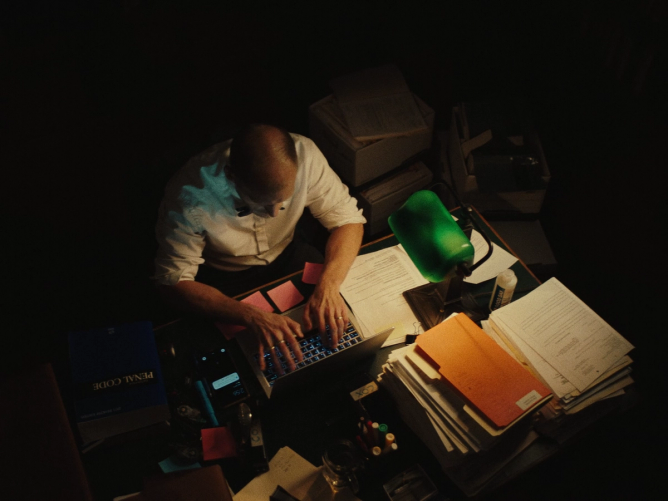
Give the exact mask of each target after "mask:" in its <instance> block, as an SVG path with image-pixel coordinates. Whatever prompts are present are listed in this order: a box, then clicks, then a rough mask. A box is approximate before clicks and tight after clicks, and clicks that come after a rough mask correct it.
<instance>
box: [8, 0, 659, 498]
mask: <svg viewBox="0 0 668 501" xmlns="http://www.w3.org/2000/svg"><path fill="white" fill-rule="evenodd" d="M542 3H544V2H535V1H533V2H532V1H498V2H480V1H463V0H460V1H441V2H420V1H407V0H385V1H383V0H371V1H365V2H360V1H357V2H354V1H347V0H340V1H337V2H331V1H328V2H325V1H322V2H320V1H312V2H300V3H296V2H290V1H284V2H266V3H263V2H254V1H245V2H241V1H227V2H224V1H217V2H215V1H204V0H193V1H190V2H177V1H173V0H172V1H169V0H166V1H158V0H154V1H152V0H125V1H118V2H112V1H84V0H81V1H78V2H72V1H68V2H44V1H43V2H3V4H2V6H0V50H1V56H0V61H1V67H2V74H1V78H0V82H1V83H0V86H1V87H0V95H1V96H2V98H1V101H0V103H1V106H2V108H1V111H0V113H1V123H2V125H1V127H2V132H1V136H2V138H1V141H2V143H1V145H2V148H1V151H2V159H3V161H2V173H3V174H2V180H3V182H2V187H3V196H2V199H3V203H4V205H6V207H3V211H2V220H3V234H4V238H3V248H4V251H5V252H3V254H4V255H5V256H6V257H5V258H4V260H3V261H4V269H5V270H7V271H9V273H8V274H5V294H4V296H5V299H4V301H3V305H4V306H5V309H6V312H5V313H4V320H5V328H3V334H2V340H3V341H4V344H5V348H3V349H2V350H1V351H2V354H3V359H5V358H6V359H7V360H6V362H4V361H3V371H7V370H9V371H11V370H14V369H16V368H19V367H23V366H25V365H26V364H28V363H30V362H31V361H33V360H39V361H43V360H51V359H53V358H55V357H58V356H63V355H64V354H66V345H65V343H64V336H65V334H66V332H67V331H69V330H73V329H82V328H88V327H96V326H100V325H104V324H109V323H114V322H127V321H132V320H144V319H149V320H153V321H154V322H158V321H159V320H160V318H161V317H160V315H162V313H161V309H160V307H159V304H158V302H157V301H156V298H155V296H154V293H153V289H152V286H151V284H150V282H149V276H150V274H151V272H152V259H153V254H154V251H155V248H156V245H155V241H154V237H153V225H154V222H155V216H156V211H157V206H158V203H159V201H160V198H161V195H162V189H163V187H164V184H165V182H166V180H167V179H168V178H169V176H170V175H171V174H172V173H173V172H174V171H175V169H177V168H178V167H179V166H181V165H182V164H183V163H184V162H185V160H187V159H188V158H189V157H190V156H192V155H193V154H195V153H197V152H198V151H200V150H202V149H203V148H204V147H206V146H208V145H210V144H212V143H214V142H216V141H219V140H222V139H226V138H227V137H229V135H230V134H231V133H232V132H233V131H234V130H235V129H236V128H237V127H239V126H240V125H242V124H243V123H246V122H249V121H268V122H273V123H277V124H280V125H283V126H285V127H286V128H287V129H289V130H291V131H294V132H298V133H302V134H305V135H308V121H307V110H308V106H309V105H310V104H311V103H313V102H315V101H316V100H318V99H320V98H322V97H324V96H326V95H327V94H329V93H330V90H329V88H328V85H327V82H328V80H329V79H330V78H332V77H335V76H339V75H342V74H345V73H348V72H352V71H355V70H359V69H362V68H365V67H371V66H375V65H379V64H383V63H387V62H394V63H396V64H397V65H398V66H399V67H400V68H401V70H402V71H403V73H404V76H405V78H406V80H407V82H408V84H409V86H410V87H411V89H412V90H413V91H414V92H415V93H416V94H417V95H418V96H420V97H421V98H422V99H423V100H424V101H425V102H426V103H427V104H429V105H430V106H431V107H432V108H433V109H434V110H435V111H436V127H437V128H439V129H444V128H447V127H448V125H449V116H450V109H451V106H452V105H453V104H454V103H456V102H458V101H462V100H480V99H490V98H507V97H525V98H527V99H528V100H529V102H530V104H531V108H532V112H533V117H534V121H535V123H536V126H537V129H538V131H539V134H540V136H541V139H542V142H543V147H544V150H545V154H546V157H547V160H548V164H549V166H550V170H551V173H552V181H551V184H550V187H549V190H548V197H547V200H546V203H545V206H544V208H543V211H542V213H541V222H542V224H543V227H544V229H545V231H546V234H547V236H548V239H549V241H550V243H551V244H552V247H553V250H554V253H555V255H556V258H557V261H558V263H559V267H558V272H557V277H558V278H559V279H560V280H561V281H562V282H563V283H564V284H565V285H566V286H567V287H569V288H570V289H571V290H572V291H573V292H575V293H576V294H577V295H578V296H579V297H580V298H581V299H583V300H584V301H585V302H586V303H587V304H588V305H589V306H591V307H592V308H593V309H594V310H595V311H596V312H598V313H599V314H600V315H601V316H602V317H603V318H604V319H605V320H606V321H608V322H609V323H610V324H611V325H612V326H613V327H615V328H616V329H617V330H618V331H619V332H620V333H621V334H622V335H624V336H625V337H626V338H627V339H629V340H630V341H631V342H632V343H633V344H634V345H635V346H636V350H635V351H634V352H633V353H632V356H633V358H634V360H635V364H634V366H635V372H634V375H635V378H636V380H637V386H638V388H639V389H640V393H641V395H642V397H643V398H642V401H641V403H640V404H639V405H638V406H636V407H635V408H634V409H632V410H631V411H629V412H627V413H625V414H623V415H621V416H618V417H615V418H614V419H609V420H605V421H604V422H602V423H600V424H598V425H597V426H595V427H594V429H593V430H592V431H591V432H590V433H589V434H588V435H587V436H586V437H584V438H582V439H581V440H580V441H579V442H578V443H577V444H575V445H573V446H572V447H571V448H570V451H569V452H567V453H565V454H562V455H560V456H558V457H556V458H552V459H550V460H549V461H547V462H546V463H544V464H542V465H540V466H539V467H538V468H536V469H534V470H533V471H531V472H529V473H528V474H526V475H525V476H524V477H522V478H521V479H519V480H517V481H515V482H513V483H511V484H510V485H509V486H508V487H506V488H504V489H502V491H501V492H500V493H498V497H497V499H537V498H541V499H555V500H556V499H653V498H656V497H659V496H657V494H658V493H659V492H660V491H665V490H666V489H665V488H664V487H663V485H662V482H663V479H662V478H661V477H660V475H661V474H662V472H663V473H665V468H662V466H663V465H665V460H663V453H664V445H665V432H664V427H663V414H662V413H661V411H660V410H661V408H662V401H663V397H664V394H665V390H666V384H665V377H664V374H663V366H664V360H665V357H666V354H665V352H664V351H663V350H662V348H663V346H665V344H666V343H665V342H663V340H662V338H663V337H664V336H665V330H666V329H665V326H664V325H663V324H664V318H663V312H664V311H665V306H664V305H665V304H666V299H667V297H666V294H665V293H664V290H665V287H666V266H665V264H664V260H665V257H664V256H665V251H664V244H665V240H666V239H665V236H666V231H665V228H666V223H665V220H666V203H665V201H664V191H665V190H664V187H665V177H666V176H665V174H664V172H663V170H664V166H665V159H664V155H665V148H664V140H665V137H666V134H665V133H666V130H667V128H668V127H667V126H668V124H667V122H666V102H665V100H664V99H663V97H664V93H665V88H666V72H667V69H668V65H667V64H666V57H667V55H668V53H667V51H666V49H667V44H666V34H665V33H666V32H667V30H666V24H667V22H666V18H667V10H668V9H667V6H666V2H665V1H651V0H643V1H630V0H629V1H626V2H624V1H611V2H610V1H608V2H594V1H581V2H573V1H566V2H558V3H554V6H542V5H538V4H542Z"/></svg>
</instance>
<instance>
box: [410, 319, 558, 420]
mask: <svg viewBox="0 0 668 501" xmlns="http://www.w3.org/2000/svg"><path fill="white" fill-rule="evenodd" d="M415 343H416V345H417V349H418V350H420V352H421V354H424V356H425V357H426V359H427V360H431V361H432V362H433V364H434V365H435V366H437V367H438V372H439V374H440V375H441V376H442V377H443V379H444V380H445V382H446V383H449V384H450V385H451V386H453V387H454V388H455V389H456V390H457V391H458V392H459V393H460V394H461V395H462V396H463V397H464V398H465V399H466V400H468V401H469V402H470V403H471V404H472V405H473V406H474V407H475V408H477V409H478V410H479V411H480V412H481V413H482V414H483V415H484V416H486V417H487V418H488V419H489V420H490V421H491V423H493V424H494V425H495V426H497V427H499V428H502V427H505V426H507V425H509V424H510V423H512V422H513V421H514V420H515V419H517V418H519V417H520V416H521V415H522V414H524V413H525V412H527V411H529V410H530V409H531V408H533V407H535V406H536V405H537V404H539V403H541V402H545V401H546V397H548V396H549V395H550V390H549V389H548V388H546V387H545V386H544V385H543V384H542V383H541V382H540V381H539V380H538V379H536V378H535V377H534V376H533V375H532V374H531V373H530V372H529V371H527V370H526V369H525V368H524V367H522V365H520V364H519V363H518V362H517V361H516V360H514V359H513V358H512V357H511V356H510V355H508V354H507V353H506V352H505V351H504V350H503V349H502V348H501V347H500V346H499V345H498V344H496V342H495V341H494V340H492V339H491V338H490V337H489V336H488V335H487V334H485V332H484V331H483V330H482V329H481V328H480V327H478V326H477V325H476V324H475V323H474V322H473V321H472V320H471V319H470V318H468V317H467V316H466V315H464V314H463V313H460V314H459V315H457V316H456V317H453V318H451V319H449V320H446V321H445V322H443V323H441V324H439V325H437V326H436V327H433V328H432V329H429V330H428V331H427V332H425V333H423V334H421V335H420V336H418V337H417V340H416V342H415Z"/></svg>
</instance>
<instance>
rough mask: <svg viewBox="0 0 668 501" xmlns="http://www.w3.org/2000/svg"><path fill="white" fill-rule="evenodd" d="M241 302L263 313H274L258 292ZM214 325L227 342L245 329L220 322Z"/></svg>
mask: <svg viewBox="0 0 668 501" xmlns="http://www.w3.org/2000/svg"><path fill="white" fill-rule="evenodd" d="M241 302H242V303H248V304H252V305H253V306H256V307H258V308H260V309H261V310H263V311H274V308H273V307H272V306H271V305H270V304H269V301H267V300H266V299H265V298H264V296H263V295H262V293H261V292H260V291H257V292H254V293H253V294H251V295H250V296H248V297H247V298H244V299H242V300H241ZM215 324H216V327H218V330H219V331H220V332H222V333H223V336H225V339H227V340H228V341H229V340H230V339H232V338H233V337H234V335H235V334H236V333H237V332H240V331H242V330H244V329H245V327H244V326H242V325H232V324H224V323H222V322H215Z"/></svg>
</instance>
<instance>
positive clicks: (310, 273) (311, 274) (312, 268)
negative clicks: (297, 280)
mask: <svg viewBox="0 0 668 501" xmlns="http://www.w3.org/2000/svg"><path fill="white" fill-rule="evenodd" d="M322 267H323V265H322V264H316V263H306V264H305V265H304V273H303V274H302V282H304V283H305V284H313V285H315V284H317V283H318V279H319V278H320V275H321V274H322Z"/></svg>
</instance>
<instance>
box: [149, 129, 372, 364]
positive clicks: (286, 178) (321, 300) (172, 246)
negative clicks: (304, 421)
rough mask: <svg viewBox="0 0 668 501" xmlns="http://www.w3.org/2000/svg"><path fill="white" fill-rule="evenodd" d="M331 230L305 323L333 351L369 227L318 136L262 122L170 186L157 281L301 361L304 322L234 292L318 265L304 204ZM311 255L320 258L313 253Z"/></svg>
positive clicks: (185, 304)
mask: <svg viewBox="0 0 668 501" xmlns="http://www.w3.org/2000/svg"><path fill="white" fill-rule="evenodd" d="M306 207H308V208H309V210H310V211H311V213H312V214H313V216H314V217H315V218H316V219H317V220H318V221H320V223H321V224H322V225H323V226H324V227H325V228H327V230H329V232H330V234H329V237H328V240H327V245H326V249H325V256H324V266H323V271H322V274H321V277H320V279H319V281H318V283H317V284H316V287H315V291H314V293H313V295H312V296H311V297H310V298H309V299H308V303H307V307H306V309H305V316H304V325H305V327H306V328H307V329H309V330H310V329H312V328H314V327H317V328H318V329H319V331H320V332H321V335H323V336H324V335H325V332H326V330H325V329H326V326H331V328H330V331H331V343H332V346H335V345H336V343H337V341H338V338H339V337H341V336H342V335H343V330H344V327H345V325H347V323H348V315H347V313H346V308H345V305H344V302H343V299H342V297H341V295H340V294H339V288H340V286H341V283H342V282H343V280H344V279H345V277H346V274H347V273H348V269H349V268H350V266H351V264H352V262H353V260H354V259H355V256H356V255H357V253H358V251H359V247H360V244H361V242H362V234H363V228H362V224H364V222H365V221H366V220H365V219H364V217H363V216H362V211H361V210H360V209H358V207H357V201H356V200H355V199H354V198H352V197H351V196H350V194H349V192H348V188H347V187H346V186H345V185H344V184H343V183H342V182H341V180H340V179H339V177H338V176H337V175H336V174H335V173H334V172H333V171H332V169H331V168H330V167H329V165H328V164H327V161H326V160H325V157H324V156H323V154H322V153H321V152H320V150H318V148H317V147H316V145H315V144H314V143H313V141H311V140H310V139H308V138H306V137H303V136H300V135H298V134H290V133H288V132H287V131H285V130H282V129H280V128H277V127H273V126H269V125H262V124H256V125H252V126H249V127H247V128H245V129H244V130H242V131H241V132H239V133H238V134H237V135H236V136H235V137H234V138H233V139H231V140H228V141H225V142H223V143H219V144H217V145H214V146H213V147H211V148H209V149H208V150H206V151H205V152H203V153H201V154H200V155H198V156H196V157H194V158H192V159H191V160H190V161H189V162H188V163H187V164H186V165H185V166H184V167H183V168H182V169H181V170H180V171H179V172H178V173H177V174H176V175H175V176H174V177H173V178H172V179H171V180H170V182H169V183H168V185H167V188H166V190H165V197H164V199H163V202H162V204H161V206H160V211H159V216H158V223H157V227H156V235H157V239H158V244H159V248H158V253H157V257H156V272H155V276H154V280H155V281H156V283H157V284H158V289H159V292H160V294H161V295H162V297H163V298H164V299H165V300H166V301H167V302H168V303H169V304H171V305H173V306H176V307H178V308H180V309H182V310H185V311H189V312H192V313H195V314H199V315H204V316H206V317H208V318H211V319H213V320H218V321H222V322H224V323H230V324H235V325H244V326H246V327H247V328H248V329H249V330H250V331H252V332H253V333H254V334H255V335H256V337H257V341H258V353H259V354H260V356H259V360H260V365H261V369H264V368H265V367H264V357H263V356H262V354H263V353H264V352H265V349H267V350H269V351H270V353H271V354H272V356H273V358H274V362H275V363H276V365H277V366H279V367H280V364H278V363H277V353H276V351H275V350H280V351H281V353H282V354H283V356H284V358H285V359H286V360H287V361H288V365H289V369H290V370H293V369H294V368H295V364H294V361H293V360H292V357H291V356H290V348H292V351H293V352H294V353H295V356H296V357H297V360H298V361H301V357H302V355H301V351H300V350H299V347H298V341H297V338H301V337H303V334H302V332H301V330H300V326H299V324H298V323H297V322H294V321H293V320H291V319H290V318H288V317H286V316H282V315H277V314H274V313H267V312H264V311H262V310H260V309H258V308H256V307H254V306H252V305H248V304H245V303H241V302H238V301H235V300H234V299H232V298H231V297H230V296H234V295H236V294H238V293H241V292H244V291H246V290H249V289H252V288H254V287H258V286H260V285H263V284H264V283H267V282H269V281H271V280H275V279H276V278H279V277H281V276H285V275H286V274H289V273H291V272H294V271H297V270H299V269H302V268H303V266H304V262H305V261H306V260H312V259H313V258H312V257H311V256H313V254H312V253H311V254H310V255H309V246H308V244H307V243H306V242H303V241H299V239H295V227H296V224H297V222H298V220H299V218H300V217H301V215H302V213H303V211H304V208H306ZM311 249H312V251H314V252H316V253H317V255H318V254H319V253H318V252H317V251H316V250H315V248H312V247H311Z"/></svg>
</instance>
